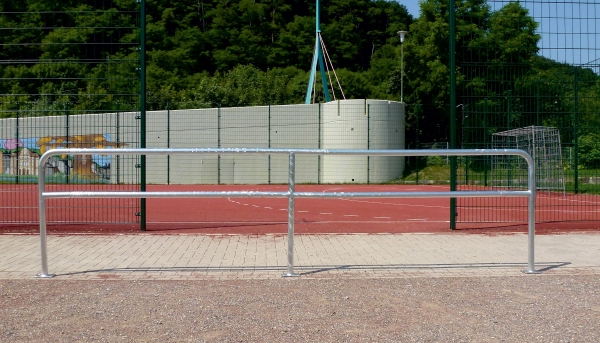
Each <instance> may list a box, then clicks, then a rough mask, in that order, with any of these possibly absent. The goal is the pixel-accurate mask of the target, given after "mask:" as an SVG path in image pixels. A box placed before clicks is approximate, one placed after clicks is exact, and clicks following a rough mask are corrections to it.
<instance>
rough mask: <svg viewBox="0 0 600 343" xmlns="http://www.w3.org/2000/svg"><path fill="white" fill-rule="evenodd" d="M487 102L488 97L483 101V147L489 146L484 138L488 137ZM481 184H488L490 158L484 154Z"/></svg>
mask: <svg viewBox="0 0 600 343" xmlns="http://www.w3.org/2000/svg"><path fill="white" fill-rule="evenodd" d="M487 102H488V99H487V98H485V99H484V102H483V147H484V148H489V146H487V144H486V140H487V139H488V138H487V137H488V132H487ZM483 161H484V162H483V185H484V186H485V187H487V185H488V165H489V164H490V163H489V162H490V158H489V156H484V160H483Z"/></svg>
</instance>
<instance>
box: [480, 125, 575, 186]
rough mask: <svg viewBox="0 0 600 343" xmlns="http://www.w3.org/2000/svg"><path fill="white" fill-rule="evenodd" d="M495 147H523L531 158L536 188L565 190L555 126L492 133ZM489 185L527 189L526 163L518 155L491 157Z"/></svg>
mask: <svg viewBox="0 0 600 343" xmlns="http://www.w3.org/2000/svg"><path fill="white" fill-rule="evenodd" d="M492 148H494V149H522V150H525V151H527V152H528V153H529V154H530V155H531V157H533V160H534V163H535V177H536V183H537V189H540V190H549V191H562V192H563V193H564V192H565V173H564V169H563V159H562V149H561V144H560V134H559V130H558V129H557V128H553V127H546V126H527V127H522V128H518V129H512V130H508V131H502V132H497V133H494V134H492ZM491 175H492V187H496V188H527V162H526V161H525V160H524V159H523V158H522V157H519V156H493V157H492V173H491Z"/></svg>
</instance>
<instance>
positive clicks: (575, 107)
mask: <svg viewBox="0 0 600 343" xmlns="http://www.w3.org/2000/svg"><path fill="white" fill-rule="evenodd" d="M577 79H578V75H577V69H575V81H574V82H573V87H574V99H573V116H574V119H573V124H574V125H573V126H574V132H573V138H574V139H575V149H574V150H575V160H574V162H575V180H574V181H575V194H578V193H579V158H578V155H579V142H578V141H579V113H578V112H579V104H578V102H579V93H578V91H579V89H578V87H577V81H578V80H577Z"/></svg>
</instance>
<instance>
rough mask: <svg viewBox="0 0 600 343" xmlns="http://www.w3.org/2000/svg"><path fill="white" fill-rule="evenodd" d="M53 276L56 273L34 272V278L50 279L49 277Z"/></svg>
mask: <svg viewBox="0 0 600 343" xmlns="http://www.w3.org/2000/svg"><path fill="white" fill-rule="evenodd" d="M55 276H56V274H36V275H35V278H36V279H50V278H53V277H55Z"/></svg>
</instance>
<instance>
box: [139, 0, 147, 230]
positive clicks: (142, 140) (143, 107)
mask: <svg viewBox="0 0 600 343" xmlns="http://www.w3.org/2000/svg"><path fill="white" fill-rule="evenodd" d="M140 2H141V4H140V118H141V120H140V148H142V149H144V148H146V0H140ZM140 163H141V171H140V191H142V192H145V191H146V155H142V156H140ZM140 229H141V230H142V231H146V198H142V199H140Z"/></svg>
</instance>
